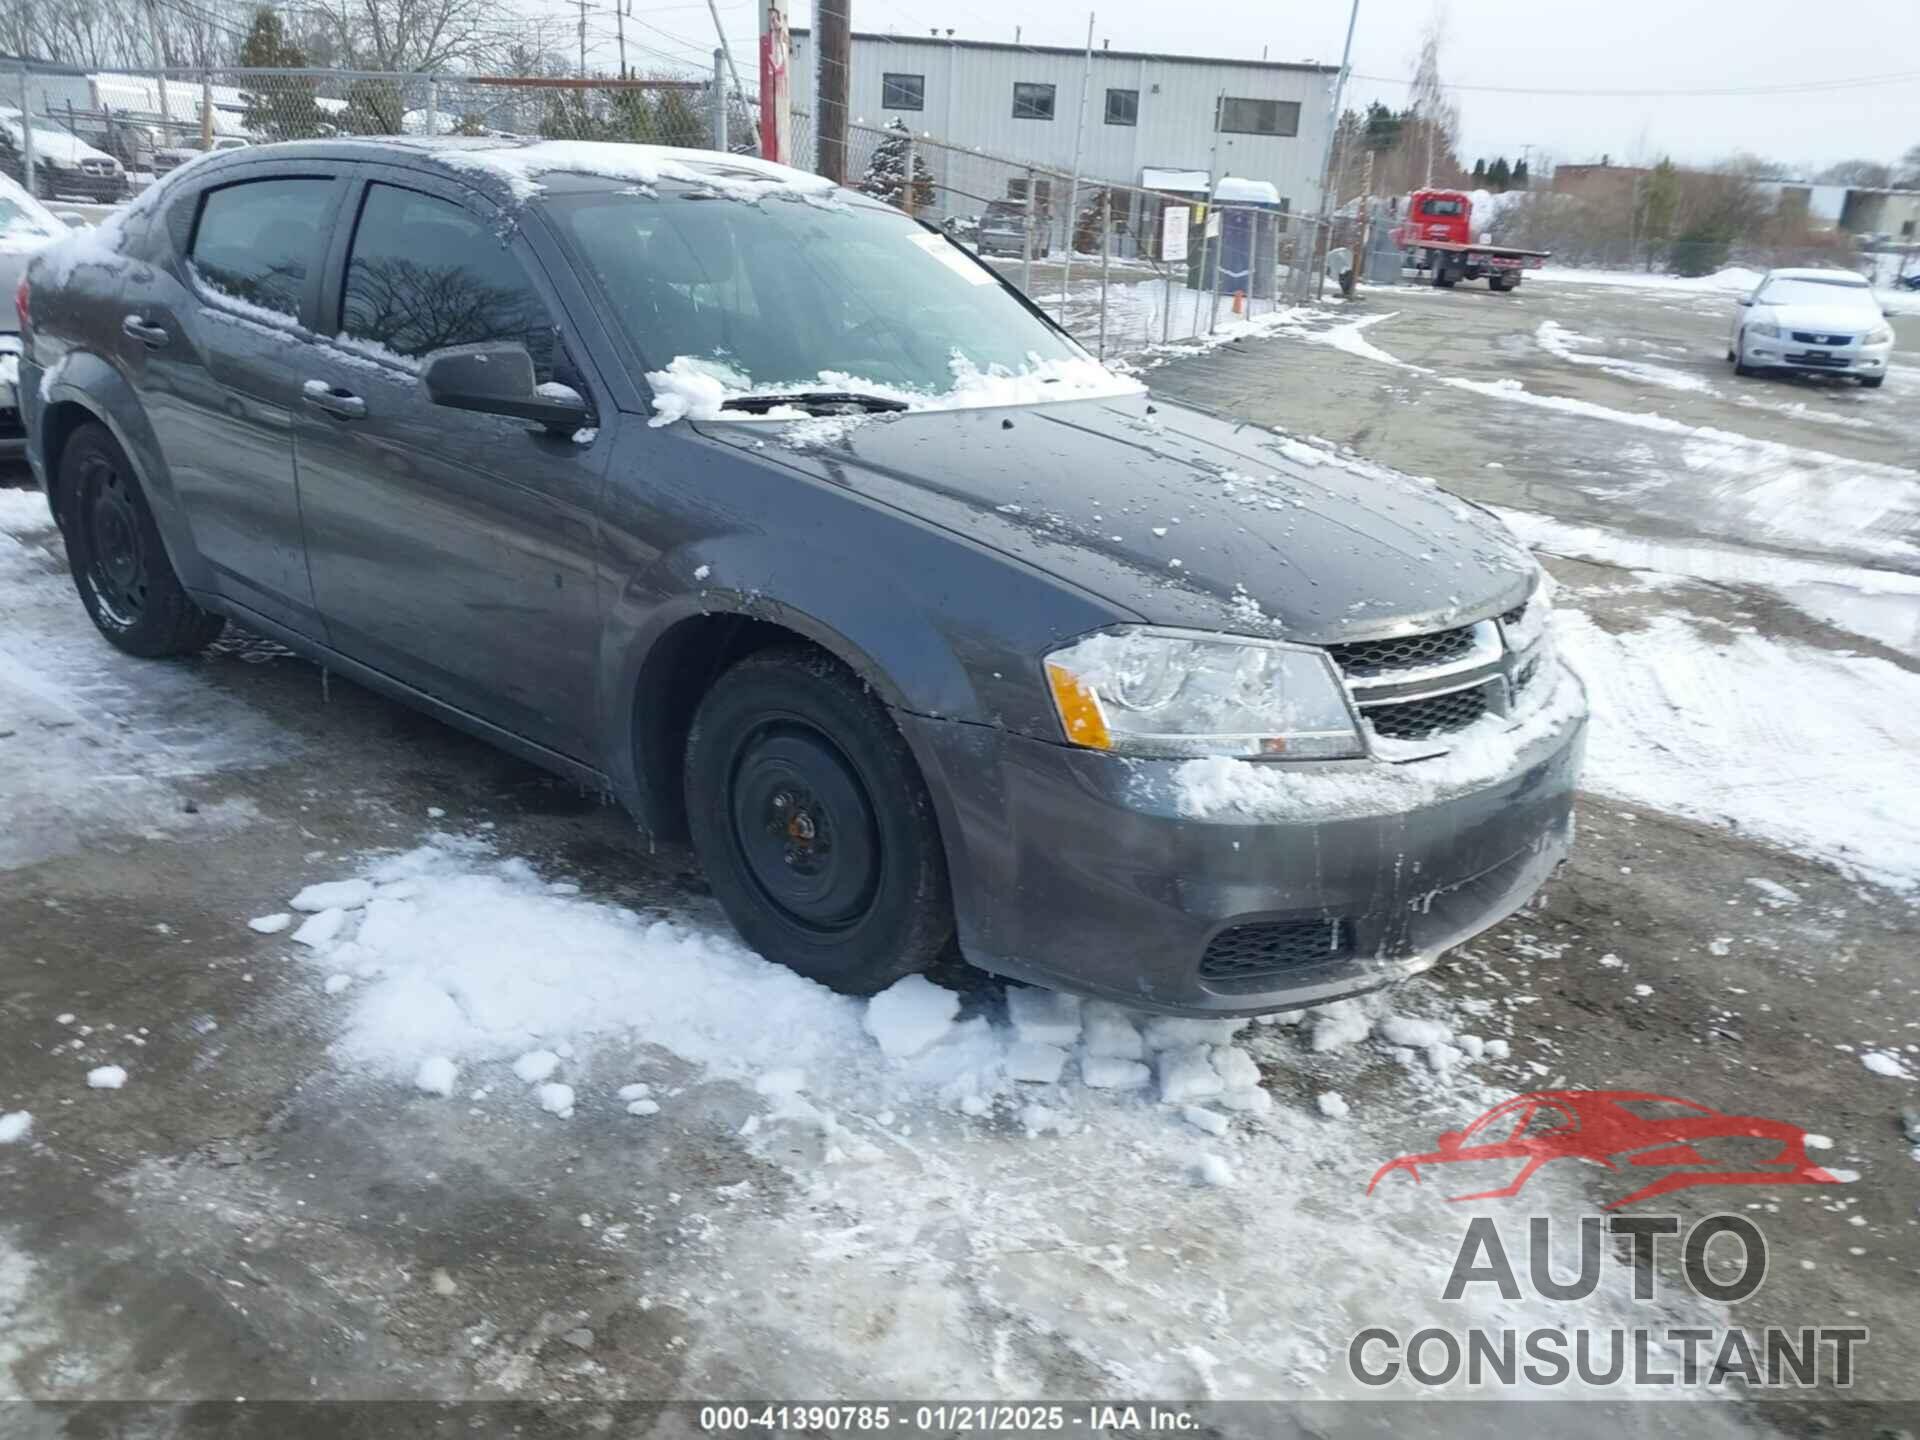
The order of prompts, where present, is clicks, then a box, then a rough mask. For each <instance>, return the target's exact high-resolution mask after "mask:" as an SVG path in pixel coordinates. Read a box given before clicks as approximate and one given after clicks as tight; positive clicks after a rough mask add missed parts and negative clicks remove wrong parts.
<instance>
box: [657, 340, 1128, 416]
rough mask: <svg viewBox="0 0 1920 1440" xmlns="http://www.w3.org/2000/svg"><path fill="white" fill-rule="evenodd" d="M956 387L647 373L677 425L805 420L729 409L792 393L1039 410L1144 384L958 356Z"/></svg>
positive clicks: (716, 365) (1059, 367)
mask: <svg viewBox="0 0 1920 1440" xmlns="http://www.w3.org/2000/svg"><path fill="white" fill-rule="evenodd" d="M951 369H952V372H953V387H952V388H951V389H949V390H946V391H943V392H941V393H939V394H933V393H930V392H927V391H921V390H907V389H903V388H901V387H900V386H897V385H887V384H884V383H882V382H880V381H878V380H867V379H863V378H862V377H860V376H858V375H849V374H846V373H844V372H842V371H838V370H822V371H821V372H820V373H819V374H818V375H817V376H815V377H813V378H812V379H805V380H788V381H781V382H778V383H763V384H753V383H751V382H750V381H749V379H748V377H747V376H745V375H743V374H742V373H741V372H740V371H738V370H736V369H734V368H733V367H732V366H730V365H727V364H726V363H724V362H722V361H717V360H703V359H700V358H698V357H696V356H692V355H679V356H675V357H674V359H673V360H672V361H671V362H670V363H669V364H668V365H667V367H666V369H664V370H652V371H649V372H648V373H647V385H648V386H649V388H651V389H652V391H653V408H654V415H653V418H652V419H651V420H649V421H648V422H647V423H648V424H649V425H654V426H659V425H671V424H672V423H673V422H674V421H676V420H683V419H684V420H709V421H711V420H728V421H739V422H743V423H745V422H752V421H757V420H758V421H765V420H805V419H806V418H807V412H806V411H804V410H801V409H799V408H796V407H794V406H787V405H780V406H775V407H773V408H772V409H770V410H767V411H765V412H764V413H758V414H756V413H750V412H748V411H745V410H728V409H727V408H726V406H727V404H728V402H729V401H734V400H739V399H743V398H745V397H747V396H751V395H783V394H791V393H792V392H794V391H797V390H832V391H844V392H849V393H852V394H855V395H872V396H874V397H876V398H878V399H882V400H895V401H898V402H899V403H900V404H902V405H905V406H906V407H907V409H909V410H972V409H981V408H985V407H988V406H994V405H1044V404H1048V403H1050V402H1052V401H1058V400H1095V399H1112V398H1114V397H1117V396H1122V395H1138V394H1140V393H1141V392H1142V391H1143V390H1144V389H1145V388H1146V387H1145V386H1143V385H1142V384H1140V382H1139V381H1137V380H1132V379H1129V378H1127V377H1126V376H1123V375H1116V374H1115V373H1114V372H1113V371H1111V370H1109V369H1107V368H1106V367H1105V366H1104V365H1101V364H1099V363H1098V362H1096V361H1093V360H1089V359H1085V358H1078V357H1076V358H1072V359H1066V360H1045V361H1037V362H1036V363H1034V364H1033V365H1031V366H1029V367H1028V368H1027V369H1024V370H1021V371H1018V372H1014V371H1011V370H1008V369H1006V368H1005V367H1004V366H999V365H994V366H989V367H988V368H987V369H985V370H982V369H980V368H979V367H978V366H976V365H974V364H973V362H972V361H970V360H968V359H967V358H966V357H964V356H962V355H960V354H959V353H958V352H956V353H955V354H954V356H953V358H952V361H951Z"/></svg>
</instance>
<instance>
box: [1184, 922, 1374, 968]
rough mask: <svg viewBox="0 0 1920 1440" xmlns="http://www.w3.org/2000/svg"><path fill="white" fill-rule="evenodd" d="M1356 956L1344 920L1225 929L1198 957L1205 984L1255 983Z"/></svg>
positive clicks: (1350, 933) (1242, 926)
mask: <svg viewBox="0 0 1920 1440" xmlns="http://www.w3.org/2000/svg"><path fill="white" fill-rule="evenodd" d="M1352 953H1353V932H1352V928H1351V927H1350V926H1349V925H1348V924H1347V922H1346V921H1345V920H1284V921H1277V922H1274V923H1272V924H1259V925H1234V926H1230V927H1228V928H1227V929H1225V930H1222V931H1221V932H1220V933H1219V934H1218V935H1216V936H1214V937H1213V939H1212V940H1211V941H1210V942H1209V943H1208V945H1207V953H1206V954H1205V955H1203V956H1202V957H1201V958H1200V977H1201V979H1203V980H1257V979H1260V978H1262V977H1264V976H1269V975H1280V974H1284V973H1285V972H1286V971H1289V970H1297V969H1299V968H1301V967H1302V966H1306V965H1317V964H1321V963H1323V962H1325V961H1328V960H1344V959H1346V958H1347V957H1348V956H1349V955H1351V954H1352Z"/></svg>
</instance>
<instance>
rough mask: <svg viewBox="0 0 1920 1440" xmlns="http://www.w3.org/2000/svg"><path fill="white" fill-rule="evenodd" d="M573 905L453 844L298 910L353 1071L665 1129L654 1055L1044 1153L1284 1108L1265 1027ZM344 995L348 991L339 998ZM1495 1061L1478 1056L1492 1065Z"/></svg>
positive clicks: (1402, 1024)
mask: <svg viewBox="0 0 1920 1440" xmlns="http://www.w3.org/2000/svg"><path fill="white" fill-rule="evenodd" d="M575 890H576V887H574V886H572V885H571V884H567V883H564V882H562V883H558V884H554V883H549V882H547V881H545V880H543V879H541V878H540V877H539V876H538V875H537V874H536V873H535V872H534V871H533V869H532V867H530V866H529V865H528V864H527V863H526V862H525V861H523V860H518V859H508V860H500V859H497V858H495V857H493V856H492V855H491V854H490V853H489V852H488V851H487V849H486V848H485V847H484V846H483V845H482V844H480V843H479V842H476V841H472V840H465V839H457V838H455V837H451V836H439V837H435V839H434V840H433V841H432V842H431V843H429V844H426V845H423V846H421V847H419V848H418V849H415V850H412V851H408V852H406V853H405V854H401V855H396V856H390V857H387V858H385V859H381V860H378V861H376V862H374V863H373V864H372V865H371V866H370V867H369V868H368V869H367V870H366V871H365V873H364V874H362V875H357V876H352V877H349V878H345V879H340V880H334V881H328V882H323V883H321V884H318V885H314V886H309V887H308V888H307V889H306V890H303V891H302V892H301V893H300V894H299V895H298V896H296V897H294V900H293V902H292V903H293V904H294V905H295V907H296V908H299V907H302V906H306V907H311V906H313V905H315V904H321V903H325V902H334V901H337V902H340V903H338V904H329V905H328V908H326V909H324V910H320V911H317V912H314V913H315V914H316V915H317V916H338V917H339V919H338V921H337V923H336V925H335V927H334V932H333V934H332V935H331V936H330V937H329V938H328V939H327V940H326V941H325V942H324V943H322V944H320V945H317V946H310V947H306V950H307V952H308V953H307V955H306V959H307V961H308V963H310V964H312V965H313V966H314V967H315V968H316V970H317V971H319V972H330V978H329V980H328V981H327V983H325V984H324V985H320V986H316V989H317V990H318V991H319V992H320V993H321V994H322V995H323V996H332V995H340V996H343V997H344V1003H345V1004H346V1006H347V1007H348V1008H347V1013H346V1014H345V1015H344V1017H342V1018H343V1023H342V1028H341V1031H340V1033H339V1035H338V1037H337V1039H336V1041H335V1044H334V1051H335V1054H336V1055H337V1056H338V1057H339V1058H340V1060H341V1061H342V1062H344V1063H345V1064H347V1065H348V1066H350V1067H352V1068H356V1069H367V1070H371V1071H372V1072H373V1073H375V1074H377V1075H380V1076H383V1077H385V1078H387V1079H389V1080H391V1081H393V1082H395V1083H399V1084H406V1085H410V1086H411V1087H413V1088H414V1089H416V1090H419V1091H421V1092H424V1093H426V1094H430V1095H441V1096H450V1095H452V1094H453V1092H454V1090H455V1088H456V1085H457V1083H458V1081H459V1078H460V1076H461V1075H462V1074H463V1073H467V1072H475V1073H477V1074H478V1075H479V1076H480V1079H481V1082H482V1084H483V1085H494V1086H500V1087H504V1091H505V1093H509V1094H512V1093H524V1094H525V1096H526V1098H527V1099H528V1100H529V1101H530V1102H532V1103H535V1104H537V1105H539V1106H540V1107H542V1108H544V1109H546V1110H547V1111H549V1112H550V1113H552V1114H555V1115H559V1116H562V1117H565V1116H567V1115H570V1114H572V1113H573V1111H574V1109H575V1107H576V1106H577V1105H588V1106H594V1107H604V1108H612V1107H614V1106H615V1105H616V1104H618V1105H622V1106H629V1107H630V1106H631V1105H632V1104H633V1103H634V1102H636V1101H647V1102H649V1107H650V1108H649V1109H647V1110H642V1111H633V1110H630V1111H629V1113H652V1109H653V1108H657V1100H656V1099H655V1097H653V1096H652V1095H651V1094H648V1093H644V1092H645V1087H644V1086H643V1087H640V1088H638V1089H636V1088H635V1086H634V1084H633V1083H632V1081H631V1075H632V1057H633V1055H634V1054H635V1052H636V1050H640V1049H645V1048H646V1047H657V1048H659V1049H663V1050H666V1051H669V1052H671V1053H672V1054H674V1055H676V1056H678V1057H680V1058H681V1059H682V1060H685V1061H688V1062H691V1063H693V1064H694V1065H697V1066H699V1067H701V1068H702V1069H703V1070H705V1071H706V1072H707V1073H708V1074H710V1075H711V1076H713V1077H715V1078H720V1079H732V1080H738V1081H741V1082H744V1083H747V1084H749V1085H751V1086H752V1087H753V1088H755V1089H756V1090H757V1091H758V1093H760V1094H762V1095H765V1096H768V1097H770V1098H771V1099H772V1100H773V1101H774V1102H775V1112H776V1115H783V1114H784V1115H791V1114H794V1113H802V1112H804V1113H805V1114H807V1115H809V1116H811V1117H812V1118H813V1119H814V1120H815V1121H816V1122H817V1123H820V1124H821V1128H823V1129H825V1130H826V1131H827V1133H830V1134H831V1133H834V1131H833V1129H832V1127H831V1125H829V1124H827V1123H826V1122H825V1121H824V1120H823V1118H822V1117H828V1116H831V1114H832V1113H833V1112H835V1111H837V1110H840V1109H843V1108H845V1107H847V1106H849V1105H854V1106H865V1105H870V1104H878V1103H880V1102H885V1103H888V1104H891V1105H894V1106H897V1107H903V1108H910V1107H916V1106H919V1107H931V1108H932V1109H934V1110H936V1111H939V1112H942V1113H947V1114H958V1115H964V1116H975V1117H978V1116H984V1115H987V1114H989V1113H990V1112H992V1111H994V1110H995V1109H996V1108H999V1107H1004V1106H1012V1107H1014V1108H1015V1110H1016V1112H1017V1113H1018V1114H1019V1115H1020V1117H1021V1123H1022V1124H1023V1125H1025V1126H1026V1127H1027V1128H1029V1129H1033V1130H1035V1131H1036V1132H1037V1133H1046V1132H1050V1131H1051V1132H1055V1133H1057V1132H1058V1131H1059V1129H1060V1126H1061V1124H1063V1123H1067V1124H1071V1125H1073V1126H1077V1125H1079V1124H1081V1123H1084V1119H1085V1117H1084V1116H1083V1115H1081V1114H1079V1113H1078V1112H1079V1110H1080V1108H1081V1107H1083V1106H1085V1105H1090V1104H1094V1103H1099V1104H1104V1105H1107V1106H1113V1105H1119V1106H1122V1107H1123V1108H1128V1109H1137V1108H1140V1107H1142V1106H1146V1107H1148V1108H1153V1107H1156V1106H1168V1107H1176V1108H1177V1109H1179V1110H1180V1111H1183V1112H1191V1111H1192V1110H1193V1109H1194V1108H1195V1107H1200V1108H1204V1109H1207V1110H1209V1111H1213V1110H1217V1111H1219V1112H1220V1113H1222V1114H1258V1113H1264V1112H1265V1111H1266V1110H1268V1109H1269V1108H1270V1107H1271V1103H1272V1101H1271V1097H1270V1096H1269V1094H1268V1093H1267V1091H1266V1090H1265V1089H1264V1088H1262V1083H1261V1071H1260V1066H1259V1064H1258V1063H1257V1062H1256V1060H1255V1058H1254V1055H1253V1054H1252V1053H1250V1051H1249V1050H1248V1049H1247V1048H1246V1047H1245V1044H1244V1043H1243V1042H1245V1041H1246V1040H1247V1039H1248V1037H1249V1036H1250V1035H1258V1034H1259V1033H1260V1032H1261V1031H1262V1029H1263V1028H1264V1027H1260V1026H1253V1027H1252V1029H1251V1030H1250V1029H1249V1024H1250V1022H1247V1021H1236V1020H1182V1019H1175V1018H1170V1017H1166V1016H1151V1015H1143V1014H1139V1013H1135V1012H1131V1011H1128V1010H1127V1009H1125V1008H1124V1007H1122V1006H1119V1005H1115V1004H1111V1003H1109V1002H1105V1001H1086V1002H1082V1001H1081V1000H1080V999H1079V998H1078V997H1075V996H1071V995H1064V994H1059V993H1056V992H1053V991H1048V990H1044V989H1037V988H1021V987H1013V988H1010V989H1009V990H1008V991H1007V993H1006V997H1005V1001H1004V1013H1002V1012H1001V1011H1000V1009H999V1007H998V1006H997V1005H995V1004H994V1003H993V1002H992V1001H991V1000H987V1001H984V1002H983V1001H982V1000H981V999H980V997H977V996H976V997H971V998H969V997H963V996H962V995H960V994H958V993H956V992H954V991H952V990H949V989H946V988H944V987H942V986H939V985H936V984H934V983H932V982H931V981H929V980H927V979H926V978H925V977H923V976H919V975H914V976H909V977H907V978H906V979H904V980H901V981H899V982H898V983H896V984H895V985H893V986H892V987H891V988H889V989H888V990H886V991H884V992H883V993H881V994H880V995H877V996H875V997H874V998H873V999H872V1000H871V1001H861V1000H857V999H853V998H850V997H847V996H842V995H837V994H834V993H833V992H831V991H829V990H827V989H825V988H823V987H821V986H819V985H816V984H814V983H812V982H811V981H808V980H805V979H802V978H801V977H800V976H798V975H795V974H794V973H793V972H791V971H789V970H786V969H784V968H782V967H780V966H777V965H771V964H769V963H767V962H766V961H764V960H762V959H760V957H758V956H757V955H754V954H753V953H751V952H750V951H748V950H746V949H745V948H744V947H742V946H741V945H740V944H739V943H738V942H736V941H735V940H733V939H732V938H730V937H729V936H727V935H724V934H722V933H719V932H718V931H715V930H711V929H703V928H699V927H695V926H692V925H688V924H684V923H680V922H676V921H669V920H649V919H644V918H642V917H641V916H639V915H636V914H635V913H633V912H632V911H629V910H625V909H622V908H620V907H617V906H612V905H605V904H600V903H596V902H593V901H590V900H585V899H582V898H580V897H579V896H578V895H577V894H576V893H575ZM296 938H297V937H296ZM339 977H346V978H347V979H348V980H349V981H350V982H351V983H350V985H336V984H335V983H333V982H334V980H335V979H337V978H339ZM1383 1003H1384V1002H1383ZM1380 1013H1382V1012H1381V1011H1380V1010H1379V1009H1377V1008H1376V1009H1375V1010H1368V1009H1365V1008H1363V1007H1361V1006H1359V1005H1356V1004H1354V1003H1352V1002H1346V1003H1343V1004H1341V1005H1336V1006H1330V1007H1327V1008H1326V1009H1325V1010H1323V1011H1318V1012H1314V1014H1313V1015H1311V1016H1309V1017H1308V1018H1307V1023H1306V1027H1305V1028H1303V1029H1301V1031H1300V1032H1299V1033H1300V1035H1301V1036H1302V1037H1306V1036H1309V1035H1311V1038H1312V1044H1311V1046H1308V1045H1307V1041H1306V1039H1305V1038H1302V1039H1301V1040H1299V1041H1298V1042H1296V1043H1297V1044H1298V1046H1299V1047H1301V1048H1302V1051H1303V1053H1310V1054H1327V1053H1329V1052H1330V1051H1332V1050H1334V1049H1338V1048H1344V1047H1347V1046H1350V1045H1353V1044H1357V1043H1358V1042H1359V1041H1362V1040H1364V1039H1366V1038H1367V1037H1368V1036H1369V1035H1370V1034H1372V1033H1374V1019H1375V1018H1376V1017H1377V1016H1378V1015H1379V1014H1380ZM1422 1025H1425V1026H1426V1028H1425V1029H1422V1028H1421V1027H1422ZM1335 1031H1337V1037H1336V1038H1335V1039H1334V1040H1332V1041H1329V1040H1328V1038H1327V1037H1328V1035H1329V1034H1332V1033H1333V1032H1335ZM1429 1031H1430V1032H1431V1033H1429ZM1415 1032H1418V1036H1417V1038H1416V1041H1415V1042H1409V1040H1408V1037H1409V1036H1410V1035H1415ZM1451 1033H1452V1032H1451V1031H1450V1030H1449V1029H1448V1028H1447V1027H1446V1026H1444V1025H1440V1024H1432V1023H1429V1022H1419V1023H1416V1022H1414V1021H1411V1020H1405V1019H1401V1020H1397V1021H1393V1022H1392V1023H1390V1024H1388V1025H1387V1026H1386V1028H1384V1029H1383V1030H1381V1031H1380V1032H1379V1034H1380V1035H1381V1036H1382V1037H1383V1043H1384V1044H1386V1045H1388V1046H1389V1048H1404V1047H1405V1046H1406V1045H1407V1044H1409V1043H1416V1046H1417V1048H1422V1049H1423V1050H1425V1051H1430V1052H1431V1051H1433V1047H1435V1046H1440V1045H1444V1044H1445V1042H1446V1041H1447V1040H1449V1039H1450V1038H1451ZM1437 1053H1438V1052H1434V1053H1433V1054H1430V1055H1429V1058H1434V1056H1435V1055H1437ZM1482 1053H1483V1052H1482V1050H1481V1048H1480V1047H1479V1046H1478V1045H1477V1044H1476V1046H1475V1048H1474V1051H1473V1055H1474V1058H1479V1057H1480V1056H1481V1055H1482ZM1457 1058H1458V1057H1457V1056H1452V1055H1449V1056H1445V1057H1441V1059H1444V1060H1445V1061H1446V1062H1447V1063H1451V1062H1452V1060H1454V1059H1457ZM1433 1068H1434V1069H1435V1070H1440V1069H1445V1068H1446V1064H1443V1063H1439V1061H1438V1060H1436V1063H1435V1064H1434V1067H1433ZM509 1077H510V1078H509ZM803 1096H804V1097H805V1098H804V1099H802V1098H801V1097H803ZM1036 1105H1037V1106H1039V1107H1040V1108H1039V1110H1038V1111H1037V1112H1035V1113H1029V1112H1033V1111H1034V1107H1035V1106H1036ZM1187 1118H1188V1120H1189V1122H1191V1123H1201V1122H1193V1120H1192V1115H1191V1114H1190V1113H1188V1115H1187ZM1207 1123H1211V1122H1207ZM1203 1128H1206V1127H1205V1124H1203Z"/></svg>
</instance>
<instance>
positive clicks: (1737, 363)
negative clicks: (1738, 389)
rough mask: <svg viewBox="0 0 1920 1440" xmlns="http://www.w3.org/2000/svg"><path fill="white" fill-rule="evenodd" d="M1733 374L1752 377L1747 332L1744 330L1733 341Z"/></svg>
mask: <svg viewBox="0 0 1920 1440" xmlns="http://www.w3.org/2000/svg"><path fill="white" fill-rule="evenodd" d="M1731 358H1732V360H1733V373H1734V374H1736V375H1751V374H1753V367H1752V366H1751V365H1749V364H1747V332H1746V331H1744V330H1742V331H1741V332H1740V333H1739V334H1738V335H1736V336H1735V337H1734V340H1733V355H1732V357H1731Z"/></svg>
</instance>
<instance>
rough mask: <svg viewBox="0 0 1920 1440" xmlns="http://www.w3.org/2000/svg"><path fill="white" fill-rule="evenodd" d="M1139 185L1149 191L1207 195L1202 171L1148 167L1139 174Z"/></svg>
mask: <svg viewBox="0 0 1920 1440" xmlns="http://www.w3.org/2000/svg"><path fill="white" fill-rule="evenodd" d="M1140 183H1141V184H1142V185H1144V186H1146V187H1147V189H1149V190H1179V191H1183V192H1184V191H1191V192H1193V193H1194V194H1197V195H1204V194H1206V193H1207V172H1206V171H1204V170H1156V169H1155V168H1154V167H1153V166H1151V165H1149V166H1147V167H1146V168H1145V169H1143V170H1142V171H1141V172H1140Z"/></svg>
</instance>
